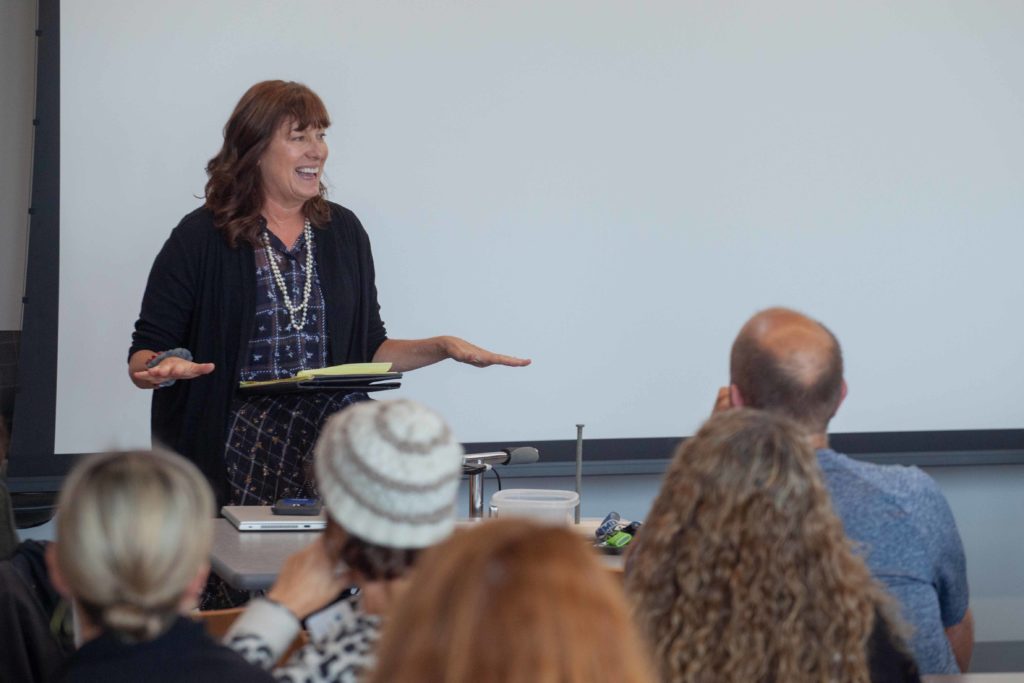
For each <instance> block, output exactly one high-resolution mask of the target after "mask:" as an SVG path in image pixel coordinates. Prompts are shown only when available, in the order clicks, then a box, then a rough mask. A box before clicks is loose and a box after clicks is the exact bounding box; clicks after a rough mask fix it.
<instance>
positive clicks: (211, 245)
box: [167, 206, 228, 255]
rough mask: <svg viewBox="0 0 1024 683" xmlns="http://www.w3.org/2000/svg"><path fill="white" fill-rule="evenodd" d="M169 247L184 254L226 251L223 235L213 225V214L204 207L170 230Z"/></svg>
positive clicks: (188, 214) (185, 216)
mask: <svg viewBox="0 0 1024 683" xmlns="http://www.w3.org/2000/svg"><path fill="white" fill-rule="evenodd" d="M167 242H168V244H169V245H171V244H172V245H175V247H176V248H178V249H180V250H183V251H184V252H186V253H193V254H197V255H198V254H200V253H209V251H208V250H211V249H213V250H220V249H227V248H228V247H227V241H226V240H224V233H223V232H222V231H221V230H219V229H218V228H217V226H216V225H214V222H213V212H212V211H210V210H209V209H207V208H206V207H205V206H201V207H199V208H198V209H196V210H194V211H191V212H189V213H187V214H185V215H184V217H182V218H181V220H180V221H178V224H177V226H176V227H175V228H174V229H173V230H171V234H170V237H169V238H168V240H167Z"/></svg>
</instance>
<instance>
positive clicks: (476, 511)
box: [469, 468, 486, 519]
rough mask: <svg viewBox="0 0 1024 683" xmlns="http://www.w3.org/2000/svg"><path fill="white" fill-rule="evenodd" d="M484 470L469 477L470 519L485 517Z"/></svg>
mask: <svg viewBox="0 0 1024 683" xmlns="http://www.w3.org/2000/svg"><path fill="white" fill-rule="evenodd" d="M485 471H486V470H484V469H483V468H481V470H480V471H479V472H477V473H476V474H471V475H469V517H470V519H475V518H480V517H483V516H484V472H485Z"/></svg>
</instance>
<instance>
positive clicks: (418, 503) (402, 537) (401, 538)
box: [315, 400, 463, 548]
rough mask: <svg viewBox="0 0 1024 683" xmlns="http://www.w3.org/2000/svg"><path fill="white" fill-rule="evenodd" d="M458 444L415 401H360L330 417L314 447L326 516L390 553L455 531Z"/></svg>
mask: <svg viewBox="0 0 1024 683" xmlns="http://www.w3.org/2000/svg"><path fill="white" fill-rule="evenodd" d="M462 455H463V451H462V446H461V445H460V444H459V443H458V442H457V441H456V440H455V438H454V437H453V436H452V433H451V430H449V429H448V425H447V424H445V422H444V420H443V419H441V416H439V415H438V414H437V413H435V412H434V411H432V410H430V409H428V408H426V407H424V406H422V405H420V404H419V403H416V402H415V401H409V400H399V401H364V402H361V403H356V404H354V405H351V406H349V407H348V408H346V409H344V410H342V411H341V412H339V413H337V414H336V415H333V416H332V417H331V418H330V419H329V420H328V421H327V423H326V424H325V425H324V427H323V430H322V431H321V432H320V439H319V440H318V441H317V444H316V451H315V458H316V460H315V469H316V479H317V487H318V488H319V489H320V495H321V497H322V498H323V501H324V506H325V507H326V508H327V511H328V512H329V513H330V515H331V517H332V518H333V519H334V520H335V521H336V522H337V523H338V524H340V525H341V526H342V527H344V528H345V530H346V531H348V532H350V533H352V534H353V535H355V536H358V537H359V538H361V539H363V540H365V541H369V542H370V543H375V544H377V545H382V546H386V547H389V548H425V547H427V546H431V545H434V544H435V543H437V542H438V541H441V540H443V539H445V538H446V537H447V536H448V535H449V534H451V532H452V529H453V528H454V527H455V493H456V491H457V490H458V487H459V479H460V477H461V476H462Z"/></svg>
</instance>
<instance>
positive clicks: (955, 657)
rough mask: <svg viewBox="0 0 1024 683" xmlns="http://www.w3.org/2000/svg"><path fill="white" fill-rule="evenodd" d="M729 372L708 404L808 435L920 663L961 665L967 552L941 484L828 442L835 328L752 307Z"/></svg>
mask: <svg viewBox="0 0 1024 683" xmlns="http://www.w3.org/2000/svg"><path fill="white" fill-rule="evenodd" d="M894 352H895V350H894ZM730 372H731V384H730V386H729V387H728V388H723V389H721V390H720V391H719V401H718V404H717V405H716V409H725V408H728V407H739V406H747V407H750V408H761V409H764V410H770V411H772V412H775V413H779V414H782V415H786V416H788V417H791V418H793V419H794V420H796V421H797V422H798V423H800V424H801V425H802V426H803V427H804V428H805V429H807V430H808V431H809V432H810V433H811V435H812V437H811V441H812V444H813V445H814V447H815V448H816V449H818V450H817V453H818V463H819V465H820V466H821V470H822V474H823V476H824V479H825V484H826V486H827V487H828V489H829V492H830V494H831V496H832V504H833V507H834V508H835V511H836V513H837V514H838V515H839V518H840V519H841V520H842V521H843V525H844V527H845V530H846V534H847V535H848V536H849V537H850V538H852V539H853V540H854V541H856V542H857V544H858V546H859V549H860V551H861V552H863V554H864V559H865V561H866V562H867V564H868V567H869V568H870V569H871V572H872V574H873V575H874V576H875V577H876V578H877V579H879V580H880V581H881V582H882V583H883V584H884V585H885V586H886V588H887V589H888V590H889V591H890V592H891V593H892V595H893V596H894V597H895V598H896V599H897V600H898V602H899V603H900V607H901V610H902V615H903V618H904V619H905V620H906V621H907V622H908V623H910V625H911V626H912V627H913V636H912V638H911V643H910V645H911V649H912V650H913V652H914V656H915V658H916V659H917V663H918V666H919V667H920V668H921V670H922V671H923V672H924V673H928V674H932V673H934V674H942V673H958V672H959V671H960V670H966V668H967V666H968V665H969V663H970V659H971V652H972V649H973V643H974V626H973V624H974V622H973V617H972V616H971V613H970V610H969V609H968V588H967V568H966V560H965V557H964V550H963V544H962V543H961V541H960V535H959V533H958V532H957V528H956V522H955V520H954V519H953V514H952V512H951V510H950V509H949V504H948V503H947V502H946V499H945V497H944V496H943V495H942V492H941V491H940V490H939V488H938V486H937V485H936V484H935V482H934V481H933V480H932V479H931V478H930V477H929V476H928V475H926V474H925V473H924V472H922V471H921V470H920V469H918V468H916V467H901V466H879V465H873V464H869V463H865V462H860V461H857V460H854V459H852V458H849V457H847V456H845V455H843V454H841V453H837V452H836V451H834V450H832V449H831V448H829V438H828V427H829V422H830V421H831V419H832V418H833V417H834V416H835V414H836V411H837V410H838V409H839V406H840V405H841V404H842V402H843V400H844V399H845V398H846V393H847V386H846V381H845V379H844V377H843V355H842V351H841V349H840V346H839V341H838V340H837V339H836V337H835V335H833V334H832V332H830V331H829V330H828V329H827V328H826V327H825V326H824V325H822V324H821V323H819V322H817V321H815V320H812V319H810V318H808V317H807V316H805V315H803V314H801V313H798V312H796V311H792V310H789V309H785V308H770V309H767V310H764V311H761V312H760V313H758V314H756V315H754V316H753V317H752V318H751V319H750V320H749V321H748V322H747V323H746V325H744V326H743V328H742V329H741V330H740V333H739V335H738V336H737V337H736V341H735V343H734V344H733V347H732V356H731V358H730Z"/></svg>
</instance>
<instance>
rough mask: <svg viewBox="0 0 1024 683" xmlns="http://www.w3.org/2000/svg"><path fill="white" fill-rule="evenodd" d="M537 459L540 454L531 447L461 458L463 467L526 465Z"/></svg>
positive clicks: (473, 454) (474, 454)
mask: <svg viewBox="0 0 1024 683" xmlns="http://www.w3.org/2000/svg"><path fill="white" fill-rule="evenodd" d="M539 459H540V453H538V452H537V449H536V448H534V447H533V446H517V447H516V448H502V449H501V450H500V451H491V452H489V453H467V454H466V455H465V456H463V458H462V463H463V465H528V464H530V463H532V462H537V461H538V460H539Z"/></svg>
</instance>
